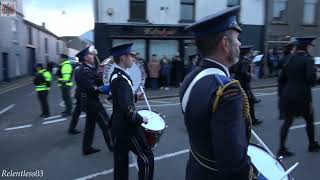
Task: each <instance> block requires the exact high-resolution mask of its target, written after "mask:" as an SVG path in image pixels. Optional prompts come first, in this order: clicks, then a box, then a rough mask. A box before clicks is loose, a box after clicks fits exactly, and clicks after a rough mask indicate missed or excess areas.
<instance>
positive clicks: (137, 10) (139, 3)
mask: <svg viewBox="0 0 320 180" xmlns="http://www.w3.org/2000/svg"><path fill="white" fill-rule="evenodd" d="M129 21H139V22H143V21H146V0H130V19H129Z"/></svg>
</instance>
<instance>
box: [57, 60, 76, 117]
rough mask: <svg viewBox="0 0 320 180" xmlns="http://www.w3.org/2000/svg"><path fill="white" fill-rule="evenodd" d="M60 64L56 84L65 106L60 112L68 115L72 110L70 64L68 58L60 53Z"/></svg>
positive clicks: (71, 69)
mask: <svg viewBox="0 0 320 180" xmlns="http://www.w3.org/2000/svg"><path fill="white" fill-rule="evenodd" d="M60 59H61V60H60V66H59V70H58V86H59V87H60V88H61V92H62V99H63V101H64V104H65V106H66V109H65V111H63V112H62V113H61V115H62V116H70V115H71V111H72V101H71V96H70V91H71V87H72V71H73V68H72V65H71V63H70V61H69V60H68V56H67V55H64V54H60Z"/></svg>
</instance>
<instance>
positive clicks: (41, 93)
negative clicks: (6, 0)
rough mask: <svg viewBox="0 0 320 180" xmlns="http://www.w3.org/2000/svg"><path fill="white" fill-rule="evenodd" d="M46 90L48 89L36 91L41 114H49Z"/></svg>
mask: <svg viewBox="0 0 320 180" xmlns="http://www.w3.org/2000/svg"><path fill="white" fill-rule="evenodd" d="M48 92H49V91H38V98H39V101H40V106H41V111H42V113H41V114H42V115H49V114H50V111H49V104H48Z"/></svg>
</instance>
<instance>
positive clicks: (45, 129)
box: [0, 85, 320, 180]
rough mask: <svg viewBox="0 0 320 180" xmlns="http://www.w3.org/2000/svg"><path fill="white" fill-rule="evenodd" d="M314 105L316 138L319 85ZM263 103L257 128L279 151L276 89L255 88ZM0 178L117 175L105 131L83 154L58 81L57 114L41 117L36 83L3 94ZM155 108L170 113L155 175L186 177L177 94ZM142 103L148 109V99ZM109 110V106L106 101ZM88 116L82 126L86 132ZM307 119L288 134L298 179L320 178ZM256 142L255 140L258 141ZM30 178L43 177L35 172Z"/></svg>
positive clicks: (158, 178) (319, 156)
mask: <svg viewBox="0 0 320 180" xmlns="http://www.w3.org/2000/svg"><path fill="white" fill-rule="evenodd" d="M313 93H314V94H313V95H314V107H315V116H316V117H315V121H316V123H317V125H316V131H317V132H318V133H317V134H316V138H317V139H320V132H319V131H320V129H319V126H318V125H319V124H320V109H319V108H317V107H319V106H320V102H319V99H320V89H318V88H315V89H314V91H313ZM255 94H256V96H258V97H259V98H260V99H261V100H262V102H261V103H259V104H257V105H256V113H257V117H258V118H259V119H262V120H264V123H263V124H262V125H261V126H259V127H255V128H254V130H255V132H256V133H257V134H258V135H259V136H260V138H261V139H262V140H263V142H264V143H265V144H266V145H267V146H268V147H269V148H270V149H271V150H272V151H273V152H276V150H277V147H278V142H279V139H278V134H279V127H280V124H281V121H279V120H278V110H277V94H276V89H274V88H269V89H262V90H256V91H255ZM0 99H1V101H0V143H1V146H0V159H1V163H0V173H1V176H0V179H17V178H12V177H11V178H10V177H5V176H6V175H8V172H10V171H11V170H12V172H21V171H24V170H25V171H26V172H35V173H37V174H34V175H39V176H41V175H42V179H61V180H64V179H83V180H84V179H107V180H108V179H110V180H111V179H112V178H113V169H112V168H113V155H112V154H111V153H109V152H108V151H107V148H106V145H105V144H104V141H103V138H102V133H101V131H100V129H99V128H96V136H95V140H94V147H96V148H99V149H101V150H102V151H101V152H99V153H96V154H93V155H90V156H82V154H81V144H82V136H83V133H81V134H78V135H68V134H67V128H68V125H69V120H70V118H62V117H59V116H58V115H59V113H60V112H62V111H63V107H61V105H62V103H61V96H60V92H59V90H58V88H56V87H55V85H53V88H52V91H51V92H50V97H49V101H50V110H51V115H52V117H50V118H47V119H42V118H40V117H39V114H40V111H39V109H40V107H39V103H38V100H37V95H36V93H34V92H33V87H32V86H31V85H25V86H23V87H20V88H17V89H14V90H12V91H9V92H6V93H3V94H0ZM150 104H151V106H152V109H153V110H155V111H157V112H159V113H161V114H162V115H164V116H165V121H166V124H167V125H168V127H167V128H166V130H165V133H164V134H163V135H162V137H161V140H160V143H159V145H158V147H157V148H156V150H155V151H154V154H155V157H156V159H155V160H156V163H155V177H154V179H155V180H171V179H184V176H185V175H184V174H185V166H186V162H187V159H188V155H189V145H188V137H187V132H186V129H185V127H184V124H183V116H182V114H181V110H180V106H179V101H178V98H170V99H160V100H150ZM137 106H138V108H140V109H141V108H146V105H145V104H144V102H140V103H138V105H137ZM106 108H107V109H108V112H109V113H110V107H109V106H108V105H106ZM83 117H84V115H83V116H82V118H81V120H80V124H79V125H78V129H81V130H82V132H83V128H84V118H83ZM303 125H304V121H303V120H300V119H297V120H296V121H295V123H294V126H293V127H292V130H291V131H290V133H289V137H288V142H287V145H288V147H289V148H290V149H291V150H292V151H293V152H295V156H293V157H291V158H288V159H284V160H283V163H284V164H285V165H286V166H292V165H293V164H294V163H295V162H299V163H300V164H299V166H298V167H297V168H296V169H295V170H294V171H293V173H292V175H293V177H294V178H295V179H298V180H299V179H300V180H314V179H320V172H319V164H318V163H319V162H320V153H308V152H307V146H308V142H307V136H306V133H305V128H304V127H303ZM253 142H255V141H253ZM28 179H39V177H33V178H28ZM130 179H137V166H136V164H135V160H134V156H133V155H130Z"/></svg>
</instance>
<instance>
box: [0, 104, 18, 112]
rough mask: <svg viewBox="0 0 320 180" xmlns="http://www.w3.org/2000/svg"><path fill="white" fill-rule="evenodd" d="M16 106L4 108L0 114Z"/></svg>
mask: <svg viewBox="0 0 320 180" xmlns="http://www.w3.org/2000/svg"><path fill="white" fill-rule="evenodd" d="M15 105H16V104H11V105H10V106H8V107H6V108H4V109H3V110H1V111H0V114H3V113H5V112H6V111H8V110H9V109H11V108H13V106H15Z"/></svg>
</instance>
